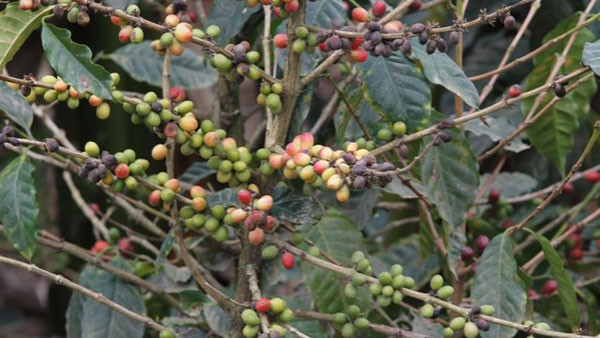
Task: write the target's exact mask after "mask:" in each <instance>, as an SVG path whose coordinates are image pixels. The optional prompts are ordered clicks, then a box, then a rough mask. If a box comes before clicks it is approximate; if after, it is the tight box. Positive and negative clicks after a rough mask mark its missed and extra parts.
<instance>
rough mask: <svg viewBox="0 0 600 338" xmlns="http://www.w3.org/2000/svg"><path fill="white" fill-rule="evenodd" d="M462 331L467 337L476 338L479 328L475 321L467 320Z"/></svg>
mask: <svg viewBox="0 0 600 338" xmlns="http://www.w3.org/2000/svg"><path fill="white" fill-rule="evenodd" d="M464 333H465V337H467V338H476V337H477V335H479V329H478V328H477V325H475V323H473V322H468V323H466V324H465V328H464Z"/></svg>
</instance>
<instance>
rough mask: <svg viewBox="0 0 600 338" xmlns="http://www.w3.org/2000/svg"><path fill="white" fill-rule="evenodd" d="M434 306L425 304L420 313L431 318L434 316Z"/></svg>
mask: <svg viewBox="0 0 600 338" xmlns="http://www.w3.org/2000/svg"><path fill="white" fill-rule="evenodd" d="M433 311H434V309H433V306H432V305H431V304H425V305H423V306H422V307H421V310H420V313H421V316H423V318H431V317H432V316H433Z"/></svg>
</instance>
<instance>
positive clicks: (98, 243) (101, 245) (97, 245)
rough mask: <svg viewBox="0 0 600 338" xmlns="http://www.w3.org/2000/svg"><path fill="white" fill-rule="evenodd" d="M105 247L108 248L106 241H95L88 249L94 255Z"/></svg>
mask: <svg viewBox="0 0 600 338" xmlns="http://www.w3.org/2000/svg"><path fill="white" fill-rule="evenodd" d="M106 249H108V242H106V241H96V243H94V246H93V247H92V248H91V249H90V251H91V252H92V253H93V254H94V255H96V254H99V253H101V252H103V251H104V250H106Z"/></svg>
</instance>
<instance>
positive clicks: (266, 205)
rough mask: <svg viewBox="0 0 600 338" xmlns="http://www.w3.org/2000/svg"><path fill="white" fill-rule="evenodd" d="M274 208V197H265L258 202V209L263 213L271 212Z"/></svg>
mask: <svg viewBox="0 0 600 338" xmlns="http://www.w3.org/2000/svg"><path fill="white" fill-rule="evenodd" d="M272 207H273V197H271V196H270V195H265V196H262V197H261V198H259V199H258V200H257V201H256V208H257V209H258V210H261V211H269V210H271V208H272Z"/></svg>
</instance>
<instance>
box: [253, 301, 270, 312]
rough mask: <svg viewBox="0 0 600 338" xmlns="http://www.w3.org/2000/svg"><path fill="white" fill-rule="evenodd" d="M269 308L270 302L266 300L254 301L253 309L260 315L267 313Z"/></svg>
mask: <svg viewBox="0 0 600 338" xmlns="http://www.w3.org/2000/svg"><path fill="white" fill-rule="evenodd" d="M269 307H270V302H269V300H268V299H267V298H260V299H259V300H257V301H256V304H255V305H254V308H255V309H256V311H258V312H260V313H266V312H268V311H269Z"/></svg>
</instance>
